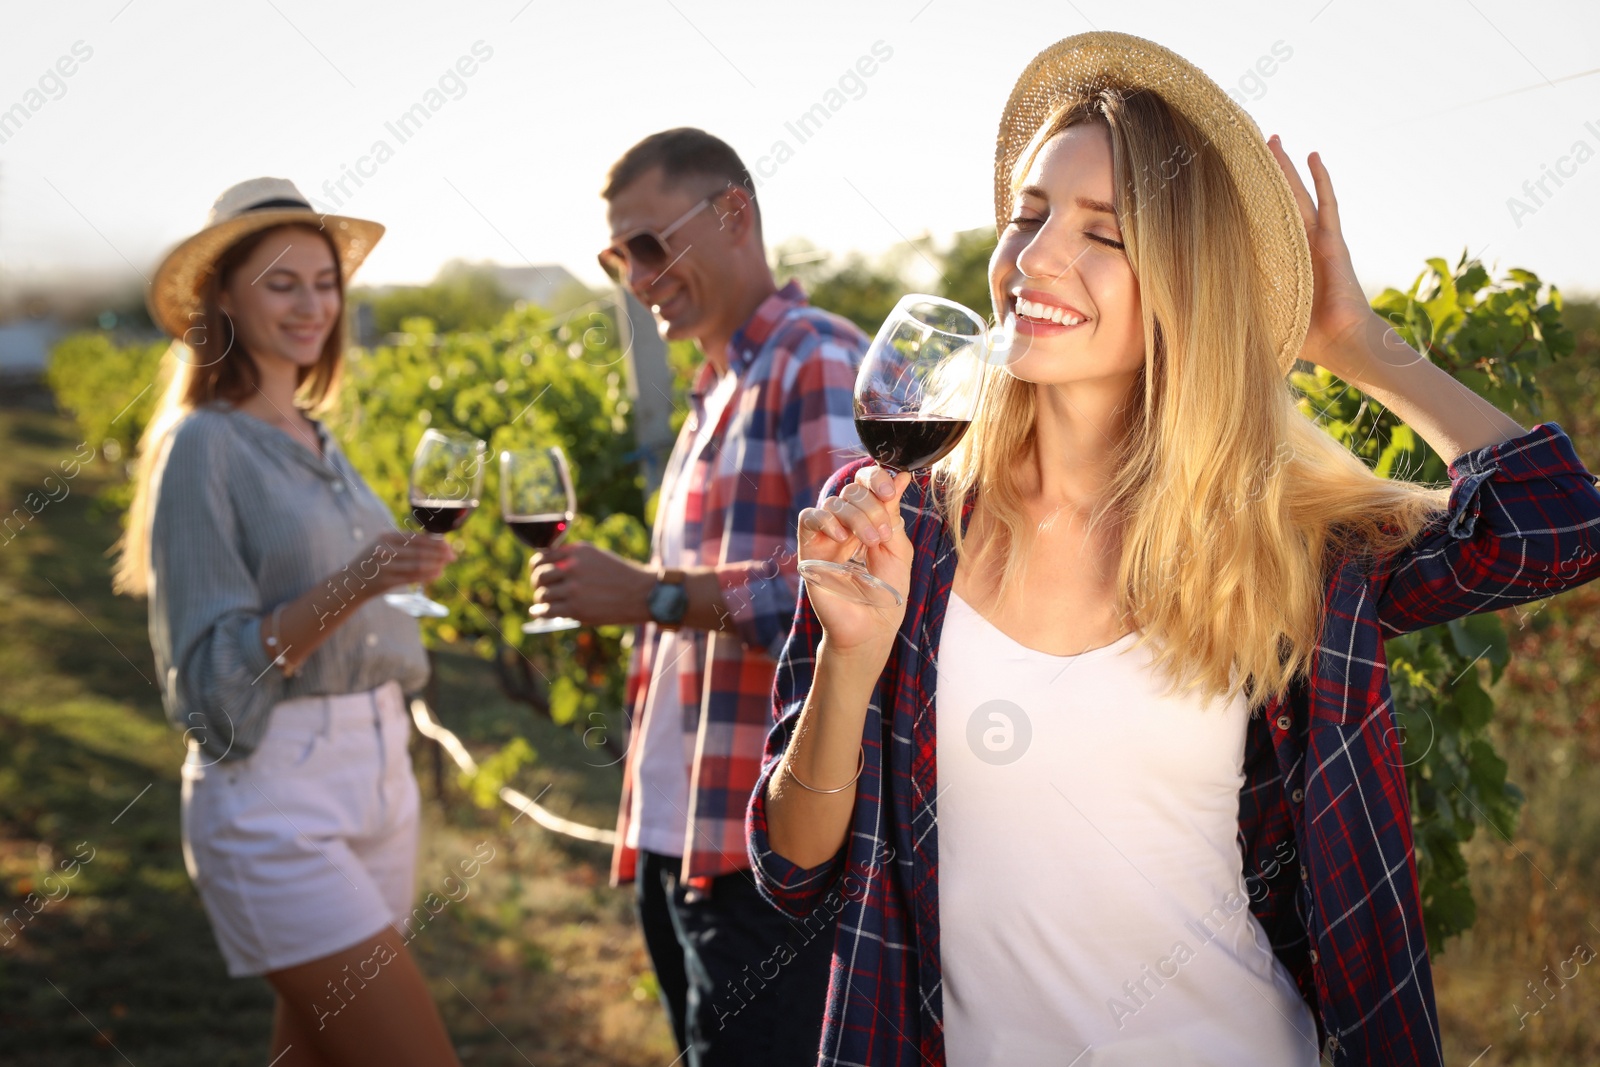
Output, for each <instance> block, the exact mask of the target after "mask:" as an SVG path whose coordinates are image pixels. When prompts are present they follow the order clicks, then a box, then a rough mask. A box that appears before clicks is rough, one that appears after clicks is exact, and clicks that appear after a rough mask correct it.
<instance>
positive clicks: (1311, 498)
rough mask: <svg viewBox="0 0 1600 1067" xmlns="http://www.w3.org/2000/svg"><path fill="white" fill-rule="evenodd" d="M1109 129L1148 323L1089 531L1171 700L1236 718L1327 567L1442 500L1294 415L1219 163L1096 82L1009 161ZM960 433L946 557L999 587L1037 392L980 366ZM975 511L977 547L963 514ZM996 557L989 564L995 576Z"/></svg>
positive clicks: (1314, 634)
mask: <svg viewBox="0 0 1600 1067" xmlns="http://www.w3.org/2000/svg"><path fill="white" fill-rule="evenodd" d="M1086 123H1088V124H1095V125H1099V126H1101V127H1104V128H1105V129H1106V130H1107V131H1108V132H1109V134H1110V139H1111V155H1112V166H1113V184H1114V189H1115V205H1114V206H1115V207H1116V211H1117V218H1118V221H1119V223H1120V225H1121V229H1122V238H1123V242H1124V244H1125V246H1126V250H1127V256H1128V260H1129V263H1130V264H1131V265H1132V268H1133V271H1134V276H1135V278H1136V279H1137V281H1138V286H1139V296H1140V303H1141V307H1142V317H1143V320H1144V341H1145V362H1144V368H1143V369H1142V371H1141V372H1140V374H1139V377H1138V379H1137V381H1136V383H1135V385H1134V387H1133V389H1132V391H1131V392H1130V397H1129V403H1128V405H1127V408H1126V409H1125V410H1124V412H1123V415H1124V416H1125V423H1126V426H1125V432H1124V433H1123V434H1122V436H1121V438H1120V439H1119V440H1117V441H1116V442H1115V444H1114V446H1113V455H1112V457H1111V459H1112V466H1113V473H1112V475H1111V478H1110V482H1109V485H1108V487H1107V491H1106V493H1105V494H1104V495H1103V497H1102V498H1101V499H1100V501H1099V502H1098V503H1097V505H1096V507H1095V508H1094V511H1093V514H1092V516H1091V517H1090V520H1089V526H1090V528H1091V529H1093V528H1095V527H1096V526H1097V525H1098V524H1100V523H1105V524H1106V526H1107V528H1108V530H1109V531H1110V532H1111V534H1112V536H1113V538H1114V543H1116V544H1117V545H1118V546H1119V550H1120V557H1119V562H1118V565H1117V579H1116V588H1117V605H1116V607H1117V610H1118V612H1119V613H1120V618H1121V619H1122V620H1123V621H1124V622H1125V623H1126V624H1127V627H1128V629H1131V630H1134V631H1137V632H1138V633H1140V634H1141V635H1142V637H1141V641H1152V640H1153V642H1154V643H1153V647H1154V649H1155V654H1156V657H1157V659H1156V662H1157V665H1158V669H1160V670H1162V671H1164V672H1165V673H1166V674H1167V676H1168V679H1169V682H1170V685H1169V688H1168V692H1169V694H1170V693H1173V692H1176V691H1178V690H1179V689H1180V688H1183V689H1191V688H1198V689H1200V690H1201V691H1202V693H1203V694H1205V695H1207V696H1212V695H1214V696H1222V697H1225V698H1226V699H1230V700H1231V699H1232V698H1233V697H1234V696H1235V694H1237V693H1238V692H1240V691H1245V692H1247V695H1248V699H1249V703H1250V706H1251V710H1252V711H1254V710H1256V709H1258V708H1259V707H1260V706H1261V705H1262V704H1264V703H1265V702H1266V700H1267V698H1268V697H1269V695H1271V696H1277V697H1280V698H1281V697H1283V696H1285V695H1286V693H1287V690H1288V688H1289V686H1290V685H1291V684H1292V683H1293V682H1294V680H1295V679H1296V678H1297V677H1300V676H1303V675H1304V674H1305V673H1306V672H1307V669H1308V667H1309V665H1310V660H1311V655H1312V652H1313V650H1314V649H1315V647H1316V644H1317V641H1318V637H1319V634H1320V632H1321V626H1322V604H1323V595H1324V592H1325V587H1324V578H1325V571H1324V567H1325V566H1326V565H1327V563H1328V562H1329V560H1330V559H1331V558H1335V557H1337V556H1339V555H1341V554H1352V555H1356V554H1364V553H1365V554H1373V555H1377V554H1384V553H1387V552H1391V551H1393V550H1395V549H1397V548H1399V547H1400V546H1401V545H1403V544H1405V543H1406V542H1407V541H1409V540H1411V539H1412V538H1413V537H1414V536H1415V535H1416V534H1417V533H1418V532H1419V531H1420V530H1421V529H1422V527H1423V526H1424V525H1425V524H1426V523H1427V522H1428V521H1429V520H1430V519H1432V518H1434V517H1436V516H1437V515H1438V514H1439V513H1440V511H1441V510H1442V509H1443V508H1444V506H1445V503H1446V501H1447V499H1448V491H1447V490H1442V489H1435V488H1430V487H1427V486H1422V485H1418V484H1415V483H1411V482H1406V481H1400V480H1390V479H1385V478H1380V477H1378V476H1377V475H1375V474H1373V473H1372V471H1370V470H1369V469H1368V468H1367V466H1366V465H1365V464H1364V463H1362V462H1361V460H1360V459H1358V458H1357V457H1356V456H1354V455H1352V454H1351V453H1350V452H1349V451H1348V450H1347V449H1346V448H1345V447H1344V446H1343V445H1341V444H1340V443H1338V442H1337V441H1335V440H1334V439H1333V438H1331V437H1330V436H1329V435H1328V434H1327V433H1325V432H1324V431H1323V430H1321V429H1320V428H1319V427H1317V426H1316V424H1315V423H1313V422H1312V421H1311V420H1310V419H1308V418H1307V417H1306V416H1305V415H1304V414H1302V413H1301V411H1300V410H1299V408H1298V406H1297V403H1296V397H1295V394H1294V393H1293V391H1292V389H1291V387H1290V385H1289V383H1288V382H1287V381H1286V380H1285V378H1284V375H1283V374H1282V372H1281V370H1280V368H1279V364H1278V361H1277V354H1276V351H1275V348H1276V346H1275V343H1274V340H1273V338H1272V337H1271V336H1270V334H1269V331H1268V329H1267V326H1266V321H1267V320H1266V317H1265V315H1264V312H1263V307H1264V302H1263V299H1262V293H1261V291H1260V285H1259V283H1258V282H1257V280H1256V272H1255V271H1254V270H1253V269H1251V267H1250V264H1252V263H1253V252H1252V243H1251V236H1250V232H1249V228H1248V225H1247V222H1246V216H1245V212H1244V209H1243V205H1242V203H1241V201H1240V198H1239V194H1238V191H1237V188H1236V186H1235V185H1234V184H1233V182H1232V180H1231V179H1230V177H1229V175H1228V170H1227V167H1226V165H1225V164H1224V162H1223V160H1222V159H1221V157H1220V156H1219V155H1218V154H1217V152H1216V151H1215V150H1214V149H1213V148H1212V147H1211V146H1210V145H1209V144H1208V143H1207V142H1206V140H1205V138H1204V137H1203V136H1201V135H1200V133H1199V132H1198V131H1197V130H1196V128H1195V127H1194V126H1193V125H1192V124H1191V123H1190V122H1188V121H1187V120H1185V119H1184V118H1183V117H1182V116H1181V115H1179V114H1177V113H1176V112H1174V111H1173V110H1172V109H1171V108H1169V107H1168V106H1167V104H1166V103H1165V102H1164V101H1163V100H1162V99H1161V98H1160V97H1159V96H1158V95H1157V94H1155V93H1153V92H1150V91H1138V92H1122V91H1118V90H1114V89H1102V90H1099V91H1097V92H1095V93H1093V94H1092V95H1088V96H1085V97H1083V98H1081V99H1078V100H1075V101H1072V102H1069V103H1068V104H1066V105H1064V106H1063V107H1062V108H1060V109H1058V111H1057V112H1056V113H1055V114H1054V115H1053V116H1052V118H1051V120H1050V121H1049V122H1047V123H1046V124H1045V125H1044V126H1043V127H1042V128H1041V129H1040V131H1039V133H1038V134H1037V135H1036V136H1035V138H1034V139H1033V142H1032V143H1031V145H1030V146H1029V149H1028V151H1026V152H1024V153H1023V154H1022V156H1021V157H1020V158H1019V160H1018V162H1017V166H1016V170H1015V171H1014V173H1013V177H1012V186H1013V189H1016V188H1020V186H1021V184H1022V182H1023V181H1024V180H1025V178H1026V175H1027V172H1028V169H1029V168H1030V167H1031V165H1032V162H1033V159H1034V157H1035V156H1037V154H1038V152H1039V150H1040V149H1041V148H1042V147H1043V145H1044V143H1045V142H1046V141H1047V140H1049V139H1050V138H1051V137H1053V136H1055V135H1056V134H1058V133H1060V132H1061V131H1063V130H1066V129H1068V128H1069V127H1072V126H1077V125H1080V124H1086ZM984 373H985V375H986V378H985V380H984V382H983V385H982V389H981V393H980V396H981V399H980V401H979V408H978V413H977V417H976V419H975V420H974V422H973V425H972V429H971V431H970V432H969V433H968V434H967V435H966V436H965V437H964V438H963V440H962V441H961V443H960V444H959V445H958V446H957V447H956V449H955V450H953V451H952V452H951V453H950V454H949V455H948V456H946V457H945V458H944V459H943V460H941V461H940V462H939V463H938V464H937V465H936V466H935V467H934V472H933V474H934V477H933V487H934V494H935V500H936V503H937V506H938V507H939V509H940V511H941V514H942V516H943V518H944V519H945V521H946V524H947V526H948V527H949V529H950V530H951V533H952V536H953V537H954V541H955V547H956V551H957V553H958V558H961V557H962V556H963V555H965V554H966V553H969V552H970V553H972V556H971V561H970V563H969V566H971V567H972V568H974V571H975V573H977V574H978V575H983V576H990V577H991V578H992V577H994V576H995V575H996V573H997V572H998V581H997V583H996V585H997V587H998V589H1001V590H1005V589H1008V588H1012V587H1013V586H1014V585H1015V583H1017V582H1018V581H1019V580H1020V578H1021V576H1022V574H1023V572H1024V569H1025V567H1026V564H1027V554H1028V551H1029V549H1030V547H1031V544H1032V541H1033V537H1034V533H1035V531H1034V529H1033V528H1031V527H1030V524H1029V520H1028V518H1027V512H1026V503H1025V500H1024V497H1023V493H1022V490H1021V485H1020V478H1019V473H1018V472H1019V471H1024V470H1028V469H1031V466H1032V463H1033V448H1034V443H1035V436H1034V435H1035V429H1034V418H1035V393H1036V389H1037V388H1038V387H1036V386H1034V385H1033V384H1031V383H1029V382H1026V381H1023V380H1021V379H1019V378H1016V377H1014V376H1012V375H1010V374H1009V373H1007V372H1006V371H1005V370H1004V369H1003V368H998V367H990V368H988V369H987V370H986V371H985V372H984ZM974 492H976V493H977V494H978V498H979V499H981V500H982V505H983V506H982V509H981V510H982V512H983V513H984V523H983V530H984V536H983V537H982V539H981V541H980V543H979V544H978V545H977V548H976V551H975V552H974V551H973V549H972V548H971V547H968V546H967V545H966V544H965V541H966V536H965V534H966V532H965V531H963V530H962V527H961V521H960V516H961V511H962V504H963V501H965V500H967V499H969V498H970V497H971V496H972V494H973V493H974ZM996 563H998V564H999V566H998V567H996V566H995V565H996Z"/></svg>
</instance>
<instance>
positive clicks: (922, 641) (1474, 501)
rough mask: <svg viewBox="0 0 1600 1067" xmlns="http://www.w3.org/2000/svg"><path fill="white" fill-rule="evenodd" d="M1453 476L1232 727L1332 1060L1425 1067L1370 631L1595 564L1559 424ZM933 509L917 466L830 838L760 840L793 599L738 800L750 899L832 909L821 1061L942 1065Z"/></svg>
mask: <svg viewBox="0 0 1600 1067" xmlns="http://www.w3.org/2000/svg"><path fill="white" fill-rule="evenodd" d="M863 465H864V464H863V463H854V464H851V465H850V466H849V467H847V468H845V469H844V470H842V471H840V472H839V473H838V474H837V475H836V476H835V477H834V478H833V479H831V480H830V481H829V483H828V486H827V487H826V489H825V490H824V492H825V493H827V494H833V493H835V492H837V491H838V490H839V488H840V487H841V486H842V485H844V484H846V483H847V481H848V479H849V478H850V477H852V476H853V475H854V473H855V471H856V469H858V468H859V467H861V466H863ZM1450 481H1451V493H1450V502H1449V506H1448V509H1447V513H1446V514H1445V515H1443V516H1441V517H1440V518H1439V519H1438V520H1435V521H1434V522H1433V523H1431V524H1430V525H1429V526H1428V527H1427V528H1426V529H1425V530H1424V531H1423V532H1422V533H1421V534H1419V535H1418V537H1417V538H1416V539H1415V540H1414V541H1413V542H1412V543H1411V544H1410V545H1408V546H1407V547H1406V549H1405V550H1404V551H1402V552H1399V553H1396V554H1395V555H1393V556H1392V557H1389V558H1387V559H1385V560H1382V561H1379V562H1377V563H1368V564H1365V565H1358V564H1356V563H1354V562H1350V561H1342V562H1341V563H1340V564H1339V565H1338V566H1336V567H1334V568H1332V572H1331V574H1330V577H1329V580H1328V586H1327V601H1326V606H1327V611H1326V620H1325V623H1324V626H1323V631H1322V635H1321V640H1320V642H1319V645H1318V648H1317V650H1316V654H1315V658H1314V662H1313V664H1312V668H1311V674H1310V678H1309V680H1308V681H1307V682H1302V683H1300V684H1298V685H1297V686H1295V687H1294V688H1293V689H1292V690H1291V691H1290V693H1289V695H1288V697H1287V698H1286V699H1284V700H1282V701H1272V702H1270V703H1268V704H1267V705H1266V707H1265V709H1264V713H1263V714H1261V715H1258V716H1252V717H1251V719H1250V720H1249V726H1248V728H1247V731H1248V736H1247V740H1246V748H1245V784H1244V787H1243V788H1242V790H1241V791H1240V794H1239V841H1240V846H1241V850H1242V855H1243V858H1244V865H1245V866H1244V870H1243V872H1241V873H1242V874H1244V875H1245V881H1246V885H1247V887H1248V889H1249V893H1250V906H1251V910H1252V912H1253V913H1254V914H1255V916H1256V917H1257V918H1258V919H1259V920H1260V922H1261V925H1262V927H1263V928H1264V929H1265V931H1266V933H1267V936H1268V937H1269V939H1270V940H1271V943H1272V946H1273V950H1274V952H1275V953H1276V955H1277V956H1278V958H1279V959H1280V960H1282V961H1283V963H1284V965H1285V966H1286V967H1287V969H1288V971H1289V973H1290V974H1291V975H1293V976H1294V978H1295V981H1296V982H1297V984H1298V985H1299V988H1300V991H1301V994H1302V995H1303V996H1304V997H1305V998H1306V1001H1307V1003H1309V1004H1310V1005H1311V1008H1312V1011H1313V1014H1314V1015H1315V1016H1316V1019H1317V1026H1318V1031H1319V1040H1322V1041H1323V1045H1324V1049H1325V1051H1327V1052H1328V1053H1330V1054H1331V1055H1332V1058H1333V1061H1334V1063H1336V1064H1341V1065H1342V1064H1350V1065H1362V1067H1365V1065H1369V1064H1407V1065H1415V1064H1440V1063H1442V1061H1443V1056H1442V1052H1441V1047H1440V1043H1439V1022H1438V1015H1437V1012H1436V1011H1435V1007H1434V999H1433V978H1432V972H1431V970H1430V967H1429V960H1428V950H1427V944H1426V942H1425V940H1424V936H1423V926H1422V907H1421V901H1420V898H1419V896H1418V888H1417V873H1416V861H1415V857H1414V855H1413V850H1412V837H1411V813H1410V803H1409V797H1408V795H1407V789H1406V778H1405V770H1404V765H1403V764H1402V762H1401V758H1400V747H1399V739H1398V737H1397V734H1396V726H1395V721H1394V717H1393V714H1392V701H1391V695H1390V690H1389V678H1388V668H1387V665H1386V660H1385V654H1384V641H1385V640H1386V639H1387V638H1390V637H1395V636H1398V635H1400V634H1404V633H1409V632H1411V631H1413V630H1419V629H1422V628H1423V627H1426V626H1431V625H1435V624H1438V623H1442V622H1447V621H1449V620H1451V619H1456V618H1460V617H1462V616H1466V615H1472V614H1475V613H1478V612H1482V611H1489V610H1493V609H1496V608H1502V607H1509V606H1511V605H1513V604H1518V603H1523V602H1526V601H1531V600H1539V599H1543V598H1545V597H1548V596H1551V595H1553V594H1555V593H1557V592H1560V591H1562V590H1564V589H1569V588H1572V587H1573V586H1577V585H1581V584H1583V583H1585V582H1588V581H1591V580H1593V579H1594V578H1596V577H1600V492H1597V491H1596V488H1595V484H1594V478H1593V477H1592V476H1591V475H1590V474H1589V473H1588V471H1586V470H1585V469H1584V466H1583V464H1582V463H1581V462H1580V461H1579V460H1578V457H1577V455H1576V454H1575V453H1574V452H1573V449H1572V443H1571V441H1570V440H1568V438H1567V435H1566V434H1565V433H1564V432H1563V431H1562V429H1561V428H1560V426H1558V425H1556V424H1555V423H1541V424H1539V425H1538V426H1536V427H1534V428H1533V429H1532V430H1530V431H1528V432H1527V433H1526V434H1524V435H1522V436H1519V437H1517V438H1514V439H1512V440H1509V441H1505V442H1502V443H1500V444H1497V445H1492V446H1489V447H1486V448H1483V449H1479V450H1478V451H1475V452H1472V453H1469V454H1466V455H1463V456H1461V457H1459V458H1457V459H1456V460H1455V461H1454V462H1453V463H1452V464H1451V465H1450ZM928 499H929V497H928V493H927V481H926V475H919V476H918V477H917V479H916V480H914V481H913V482H912V484H911V486H910V487H909V488H908V489H907V490H906V493H905V496H904V497H903V498H902V504H901V511H902V515H903V517H904V518H905V522H906V529H907V533H908V536H909V537H910V539H911V541H912V544H913V546H914V548H915V557H914V562H913V570H912V577H911V591H910V595H909V596H908V597H907V607H906V615H905V622H904V624H903V625H902V627H901V630H900V641H899V642H898V644H897V646H896V648H895V650H894V652H892V653H891V655H890V657H889V661H888V664H887V666H886V667H885V669H884V672H883V675H882V677H881V678H880V680H879V682H878V684H877V687H876V688H875V689H874V691H873V695H872V700H871V703H870V705H869V707H868V711H867V720H866V731H865V739H864V741H865V752H866V764H865V768H864V770H863V771H862V774H861V778H860V780H859V782H858V783H857V799H856V806H855V812H854V815H853V816H852V821H851V825H850V831H849V835H848V837H847V840H846V843H845V845H844V847H842V848H841V849H840V851H839V854H838V855H836V856H835V857H834V858H833V859H832V860H830V861H829V862H827V863H825V864H822V865H819V866H817V867H813V868H809V869H802V868H799V867H796V866H795V865H794V864H791V863H789V862H788V861H786V860H784V859H783V858H782V857H780V856H778V855H777V854H776V853H774V852H773V851H772V850H771V849H770V847H769V846H768V841H767V824H766V785H767V779H768V778H769V777H770V776H771V774H772V771H773V768H774V766H775V765H776V763H777V760H778V758H779V757H780V756H781V755H782V754H783V751H784V749H785V748H786V746H787V745H788V743H789V739H790V737H791V736H792V732H793V728H794V724H795V720H796V718H797V717H798V716H799V714H800V709H801V706H802V704H803V703H804V701H805V697H806V693H807V690H808V689H809V688H810V685H811V677H812V670H813V667H814V663H815V656H816V650H817V645H818V642H819V641H820V640H821V637H822V628H821V625H820V624H819V622H818V621H817V616H816V613H815V612H814V611H813V610H812V608H811V603H810V600H809V598H808V596H807V595H806V594H805V591H804V590H802V594H801V599H800V604H799V608H798V610H797V613H796V617H795V627H794V634H793V636H792V637H791V638H790V642H789V644H788V646H787V647H785V649H784V651H783V655H782V658H781V661H780V663H779V669H778V677H777V683H776V686H775V688H774V696H775V700H776V709H775V710H776V713H777V715H778V722H777V724H776V725H775V726H774V728H773V730H772V733H771V735H770V736H769V738H768V741H767V759H766V762H765V764H764V766H763V768H762V774H761V779H760V781H759V782H758V783H757V785H756V790H755V792H754V793H753V794H752V797H751V803H750V814H749V848H750V855H751V861H752V865H753V867H754V870H755V872H756V880H757V884H758V885H759V886H760V888H761V891H762V892H763V894H765V895H766V896H767V897H768V898H769V899H771V900H772V902H773V903H774V904H776V905H777V906H778V907H779V908H781V909H782V910H783V911H785V912H787V913H788V914H790V915H793V916H795V917H797V918H801V919H802V920H804V919H805V917H806V916H808V915H809V914H810V913H811V912H812V911H813V910H814V909H817V908H819V907H820V908H822V909H824V911H823V914H825V915H832V914H837V915H839V925H838V932H837V935H836V940H835V943H834V957H833V979H832V982H831V984H830V987H829V990H828V1008H827V1020H826V1027H825V1029H824V1032H823V1039H822V1057H821V1060H820V1062H821V1063H822V1064H824V1065H830V1067H831V1065H846V1064H851V1065H854V1064H872V1065H874V1067H880V1065H883V1067H886V1065H906V1067H911V1065H918V1067H921V1065H924V1064H927V1065H933V1067H938V1065H941V1064H943V1063H944V1034H943V1028H942V1018H943V1008H942V1000H941V976H940V962H939V913H938V870H939V850H938V834H937V833H936V824H937V814H936V811H935V808H934V798H935V796H936V793H937V784H936V779H935V766H934V754H935V743H934V722H935V718H936V716H935V712H934V702H933V697H934V693H935V692H936V687H937V679H936V677H935V669H934V661H935V659H936V652H937V650H938V648H939V633H940V627H941V625H942V623H943V620H944V612H945V605H946V603H947V601H948V599H949V595H950V584H951V581H952V579H953V578H954V575H955V570H956V557H955V552H954V549H953V546H952V545H951V542H950V539H949V537H948V536H947V534H946V532H945V528H944V525H943V523H942V522H941V521H940V520H939V517H938V515H937V513H936V512H935V511H934V510H933V509H932V508H931V507H925V506H924V505H925V503H926V502H927V501H928ZM971 505H972V501H971V500H969V501H968V502H967V508H966V512H965V513H964V514H970V511H971ZM963 521H965V520H963Z"/></svg>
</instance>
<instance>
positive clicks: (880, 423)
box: [856, 415, 972, 473]
mask: <svg viewBox="0 0 1600 1067" xmlns="http://www.w3.org/2000/svg"><path fill="white" fill-rule="evenodd" d="M971 425H972V420H971V419H953V418H948V417H946V416H943V415H857V416H856V436H857V437H859V438H861V444H862V445H863V446H864V447H865V448H866V450H867V454H868V455H869V456H871V457H872V458H873V459H874V460H876V461H877V463H878V466H880V467H882V468H884V469H885V470H887V471H889V472H890V473H895V472H897V471H916V470H922V469H923V468H925V467H931V466H933V465H934V464H935V463H937V462H939V461H940V460H941V459H943V458H944V457H945V454H946V453H948V452H949V451H950V450H951V449H952V448H954V447H956V445H957V444H958V443H959V442H960V441H961V435H962V434H964V433H966V432H967V427H968V426H971Z"/></svg>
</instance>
